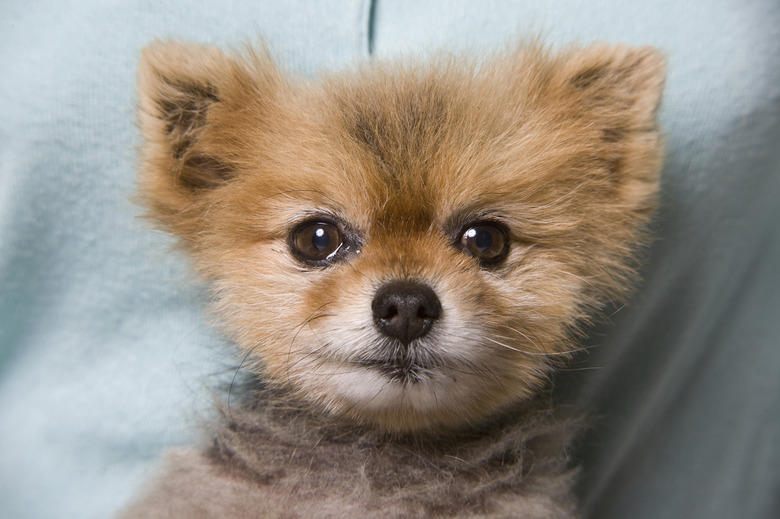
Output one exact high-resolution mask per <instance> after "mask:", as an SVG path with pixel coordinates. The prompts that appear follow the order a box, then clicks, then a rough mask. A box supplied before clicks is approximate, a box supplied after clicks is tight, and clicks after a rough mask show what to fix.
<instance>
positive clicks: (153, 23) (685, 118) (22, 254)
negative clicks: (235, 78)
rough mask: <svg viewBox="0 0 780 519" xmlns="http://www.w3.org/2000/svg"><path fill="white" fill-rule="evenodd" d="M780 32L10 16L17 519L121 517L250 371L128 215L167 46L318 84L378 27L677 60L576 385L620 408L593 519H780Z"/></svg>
mask: <svg viewBox="0 0 780 519" xmlns="http://www.w3.org/2000/svg"><path fill="white" fill-rule="evenodd" d="M371 14H373V18H370V15H371ZM779 27H780V4H778V2H777V1H776V0H747V1H741V2H734V1H727V0H707V1H705V0H697V1H695V2H679V1H671V0H645V1H641V2H640V1H632V2H627V1H618V0H591V1H588V2H584V1H576V0H562V1H559V2H527V1H504V2H499V1H482V2H465V1H464V2H452V1H445V0H438V1H420V0H417V1H413V0H400V1H394V2H388V1H382V0H380V1H379V2H376V3H375V5H372V3H371V2H370V1H369V0H350V1H341V0H318V1H304V0H297V1H286V2H281V1H280V2H268V1H265V2H257V1H255V2H251V1H246V0H236V1H232V2H198V3H191V2H184V1H183V0H175V1H167V2H152V1H146V2H141V1H135V2H119V1H100V0H82V1H80V2H54V1H44V0H36V1H28V2H21V1H18V2H13V1H6V2H3V3H1V4H0V70H2V72H1V73H0V517H12V518H20V519H26V518H43V517H57V518H64V519H67V518H93V517H94V518H97V517H107V516H110V514H111V512H112V511H113V510H115V509H116V508H117V507H119V506H120V505H121V504H122V503H123V502H124V501H125V500H126V499H127V497H128V496H129V495H130V493H131V492H132V491H133V490H134V489H135V487H136V486H137V484H138V483H139V481H141V480H142V479H143V478H144V477H146V476H147V475H148V473H149V471H150V468H151V467H152V466H153V461H152V460H154V458H155V457H156V456H157V454H158V452H159V450H160V449H161V448H162V447H164V446H166V445H172V444H179V443H186V442H188V441H190V440H191V439H192V438H193V434H194V427H193V424H194V421H195V420H194V418H195V417H196V416H198V415H199V414H207V413H208V409H209V408H210V406H211V396H210V388H212V387H213V385H214V384H217V383H219V381H220V380H221V379H222V376H223V375H224V373H221V372H220V367H221V366H226V365H229V364H230V363H231V362H232V360H233V359H232V357H231V355H232V353H231V350H230V349H229V348H228V347H227V346H226V345H225V344H224V342H223V341H222V340H221V339H220V338H219V337H218V336H217V335H216V334H215V333H214V332H212V331H210V328H209V326H208V324H207V323H206V320H207V318H206V317H205V316H204V315H202V313H201V311H200V305H201V301H202V296H203V293H202V290H201V288H200V287H198V286H194V285H192V284H191V282H190V281H189V278H188V276H187V269H186V264H185V262H184V260H183V258H181V257H179V256H177V255H175V254H171V253H170V252H169V251H168V250H167V247H168V245H169V244H170V241H169V240H168V239H167V238H166V237H164V236H162V235H161V234H159V233H157V232H155V231H151V230H149V229H148V227H147V226H146V225H145V224H144V223H143V222H141V221H139V220H138V219H137V218H136V215H137V213H138V210H137V208H135V207H134V206H133V205H132V204H131V203H130V201H129V197H130V196H131V194H132V192H133V190H134V182H135V173H134V168H135V157H134V148H135V146H136V145H137V142H138V140H137V139H138V135H137V131H136V129H135V127H134V114H133V104H134V78H135V67H136V62H137V56H138V50H139V49H140V47H141V46H142V45H143V44H144V43H146V42H148V41H149V40H151V39H152V38H155V37H167V36H170V37H181V38H185V39H189V40H195V41H201V42H213V43H217V44H220V45H226V46H229V45H236V44H239V43H240V42H242V41H246V40H252V39H254V38H255V37H256V35H257V34H263V35H264V36H265V38H266V39H267V40H268V41H269V43H270V44H271V46H272V48H273V49H274V51H275V53H276V55H277V56H279V58H280V59H281V60H282V61H284V62H285V63H286V64H287V65H288V66H289V67H290V68H293V69H295V70H298V71H302V72H304V73H307V74H311V73H314V72H316V71H317V70H320V69H322V68H339V67H343V66H348V65H350V64H352V63H355V62H357V61H360V60H362V59H366V58H367V56H368V49H369V36H373V48H374V51H375V53H376V55H377V56H379V57H387V56H396V55H401V54H407V53H413V54H427V53H430V52H432V51H434V50H436V49H440V48H443V49H449V50H472V51H474V50H476V51H478V52H479V51H482V50H485V49H493V48H500V47H503V46H504V45H505V43H506V41H507V40H509V39H514V38H517V37H519V36H523V35H528V34H531V35H536V34H540V33H541V34H544V35H545V36H546V39H547V41H549V42H550V43H551V44H554V45H560V44H563V43H568V42H571V41H574V40H581V41H590V40H593V39H602V40H609V41H624V42H628V43H635V44H651V45H656V46H659V47H661V48H662V49H663V50H664V51H665V52H666V53H667V55H668V57H669V79H668V83H667V91H666V97H665V100H664V106H663V109H662V112H661V118H662V121H663V124H664V126H665V128H666V129H667V142H668V159H667V165H666V167H665V169H664V186H663V206H662V211H661V215H660V219H659V224H658V230H659V232H658V234H659V239H658V241H657V242H656V244H655V245H654V247H653V248H652V250H651V251H650V253H649V256H650V257H649V260H650V261H649V266H648V268H647V269H646V270H647V275H646V282H645V283H644V285H643V286H642V288H641V290H640V292H639V293H638V295H637V298H636V301H634V302H633V304H632V305H631V306H630V307H629V308H627V309H625V310H624V311H622V312H620V313H618V314H617V315H616V316H615V317H614V318H613V320H614V321H615V325H614V326H612V327H604V328H603V329H600V330H598V331H597V332H596V333H594V337H595V338H594V339H593V342H594V343H596V344H597V345H598V346H596V347H594V348H593V349H592V353H591V356H590V358H589V359H587V360H586V361H585V362H586V364H585V365H584V366H583V367H590V366H596V367H598V368H599V369H597V370H590V369H588V370H585V371H578V372H574V373H572V374H571V375H572V380H570V381H568V383H569V385H570V386H571V387H572V388H573V390H572V391H573V394H574V395H575V397H576V398H578V399H580V400H581V401H582V402H584V403H585V404H587V405H592V406H594V407H595V408H596V410H597V413H599V414H600V415H601V416H602V417H603V420H602V422H601V424H600V426H599V427H597V428H595V429H594V433H593V434H591V435H590V437H588V438H587V439H586V441H585V442H584V443H583V445H582V446H581V447H580V453H581V455H582V457H583V459H584V460H585V462H586V470H585V477H584V482H583V486H582V489H581V494H582V496H583V499H584V503H585V505H586V507H587V509H588V510H589V511H590V517H593V518H597V519H603V518H606V519H610V518H614V519H626V518H631V519H658V518H681V519H682V518H685V519H689V518H694V519H695V518H707V519H732V518H735V517H739V518H748V519H765V518H767V519H768V518H769V517H775V516H776V511H777V509H778V507H780V503H779V502H778V497H777V496H778V495H780V446H778V444H780V441H778V440H780V344H778V343H779V342H780V339H779V337H780V276H778V274H777V269H778V266H780V210H779V209H778V207H780V203H779V202H778V201H780V147H778V143H780V32H779V29H778V28H779ZM773 507H775V508H774V509H773Z"/></svg>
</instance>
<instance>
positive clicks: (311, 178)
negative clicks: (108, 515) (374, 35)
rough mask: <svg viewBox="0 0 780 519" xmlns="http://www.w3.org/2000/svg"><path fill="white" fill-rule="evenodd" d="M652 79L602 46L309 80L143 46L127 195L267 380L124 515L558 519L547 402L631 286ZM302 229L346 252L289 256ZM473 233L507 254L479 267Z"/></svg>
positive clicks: (651, 167)
mask: <svg viewBox="0 0 780 519" xmlns="http://www.w3.org/2000/svg"><path fill="white" fill-rule="evenodd" d="M662 83H663V60H662V59H661V58H660V57H659V55H658V54H657V53H656V52H655V51H654V50H652V49H648V48H631V47H626V46H619V45H616V46H610V45H593V46H589V47H582V48H580V47H572V48H569V49H567V50H564V51H562V52H560V53H558V54H552V53H550V52H549V51H547V50H545V49H544V48H543V47H542V46H540V45H535V44H531V45H523V46H520V47H518V48H516V49H515V50H512V51H508V52H504V53H501V54H498V55H495V56H493V57H490V58H486V59H482V60H480V61H470V60H467V59H464V58H452V57H439V58H437V59H435V60H433V62H432V63H426V64H409V63H406V64H372V65H367V66H365V67H363V68H361V69H359V70H357V71H355V72H352V73H348V74H338V75H328V76H324V77H322V78H319V79H318V80H305V79H302V78H292V77H291V76H290V75H289V74H286V73H284V72H282V71H281V70H280V69H279V68H278V67H277V66H276V65H275V64H274V62H273V61H272V60H271V58H270V57H269V55H268V53H267V52H266V51H265V50H262V49H261V50H252V49H246V50H245V51H244V52H243V53H241V54H233V55H228V54H225V53H223V52H222V51H220V50H218V49H216V48H213V47H206V46H196V45H188V44H182V43H175V42H164V43H158V44H155V45H153V46H151V47H149V48H147V49H146V50H145V51H144V53H143V56H142V60H141V67H140V74H139V97H140V104H141V109H140V121H141V127H142V130H143V134H144V139H145V142H144V145H143V147H142V166H141V176H140V189H141V196H142V198H143V200H144V201H145V203H146V205H147V207H148V208H149V216H150V217H151V218H153V219H154V220H155V221H157V222H158V223H159V224H161V225H162V226H163V228H165V229H166V230H168V231H170V232H172V233H173V234H175V235H176V236H178V237H179V238H180V242H181V245H182V246H183V248H184V249H185V250H186V251H187V252H188V253H189V254H190V256H191V257H192V259H193V262H194V265H195V268H196V269H197V271H198V272H199V273H200V274H201V275H202V276H203V278H204V279H206V280H207V281H209V282H210V283H211V286H212V287H213V293H214V300H215V311H216V314H217V315H218V316H219V318H220V321H221V323H222V324H223V325H224V329H225V331H226V332H227V333H228V334H229V336H230V337H231V338H232V339H233V340H234V342H235V343H236V345H237V346H238V348H240V350H241V351H242V354H243V355H244V356H245V357H244V359H245V362H244V363H243V365H242V367H243V368H245V369H247V370H249V371H250V372H253V373H257V374H260V375H261V376H262V379H263V381H264V382H263V385H262V387H261V388H260V389H256V390H255V391H256V392H250V394H249V395H248V397H247V400H246V403H245V404H244V405H243V406H242V408H241V409H240V410H237V409H236V410H232V412H230V413H225V416H224V417H223V421H222V424H221V425H220V426H219V427H217V428H216V430H215V431H214V433H213V437H214V438H215V440H214V444H213V445H211V446H210V447H208V448H206V449H203V450H200V451H195V450H193V451H187V452H185V453H179V454H176V455H173V456H172V457H171V458H170V460H169V465H168V468H167V470H166V472H165V473H164V474H163V475H162V476H161V477H160V478H159V479H158V480H157V482H156V483H155V484H154V485H153V486H152V487H150V490H149V491H148V493H147V494H146V497H145V499H144V500H142V501H140V502H139V503H138V504H137V505H135V507H133V508H131V509H130V510H129V511H128V512H127V514H126V517H241V518H244V517H311V516H323V517H371V516H377V517H379V516H381V517H429V516H442V517H450V516H484V517H540V518H541V517H571V516H573V515H574V512H573V510H574V507H573V500H572V497H571V495H570V480H571V473H570V472H569V471H568V470H567V467H566V463H565V455H564V452H565V447H566V444H567V441H568V437H569V436H570V434H569V431H570V429H571V426H570V423H569V422H560V421H559V420H558V419H557V418H555V416H554V415H553V414H552V412H551V411H549V410H546V409H545V406H544V405H540V402H542V401H544V400H545V399H544V398H541V399H540V398H538V395H539V394H540V392H541V390H542V389H543V387H544V384H545V381H546V380H547V379H548V378H549V376H550V374H551V372H552V370H553V369H554V368H555V367H556V364H557V363H559V362H560V361H562V360H565V358H566V357H567V356H569V355H570V354H571V352H573V351H574V350H576V349H577V346H576V342H575V340H574V338H575V337H576V331H577V330H578V327H579V326H581V325H582V324H583V323H586V322H588V319H589V317H590V316H591V315H592V314H593V313H594V311H596V310H597V309H598V308H599V307H601V306H602V305H603V304H604V303H605V302H607V301H620V300H621V298H623V297H624V296H625V295H626V292H627V290H628V289H629V287H630V285H631V280H632V278H633V274H634V267H635V264H634V263H635V262H634V259H633V258H634V254H635V251H636V249H637V247H638V246H639V245H640V244H641V242H642V239H643V227H644V225H645V223H646V221H647V219H648V217H649V215H650V214H651V213H652V210H653V209H654V206H655V197H656V192H657V186H658V172H659V169H660V164H661V142H660V136H659V131H658V129H657V126H656V120H655V110H656V108H657V106H658V103H659V100H660V95H661V90H662ZM307 222H309V223H312V222H315V223H317V224H318V225H319V224H322V222H324V224H323V225H326V226H327V228H329V229H332V230H333V231H332V232H333V233H334V234H333V236H332V238H333V239H339V240H342V241H341V243H342V246H341V247H340V248H339V249H338V250H337V251H336V252H334V253H333V254H332V255H331V256H328V258H325V259H319V260H317V261H312V260H311V258H307V257H305V256H306V255H305V254H303V255H302V254H301V253H300V251H299V250H297V249H296V247H297V246H298V245H297V244H298V243H299V241H300V240H301V235H304V236H305V237H306V238H307V239H309V238H310V236H309V235H306V234H305V231H301V229H302V228H305V226H306V224H307ZM485 226H487V228H489V229H492V231H489V232H488V231H485V228H486V227H485ZM474 229H476V230H478V231H480V232H482V233H483V234H484V233H485V232H488V234H490V233H492V234H490V240H489V241H490V242H491V243H499V244H502V243H504V241H503V240H506V243H505V248H504V249H503V252H502V253H501V254H500V255H496V260H495V261H485V258H484V257H483V256H480V254H483V252H475V251H477V250H479V251H482V250H483V249H481V248H480V249H475V248H474V245H473V244H472V245H471V246H470V247H471V248H469V247H466V246H463V244H464V243H466V241H467V239H466V236H467V234H466V233H467V232H468V231H467V230H469V231H473V232H476V231H474ZM302 233H303V234H302ZM483 238H484V236H483ZM303 242H304V245H306V243H307V242H306V240H303ZM482 243H484V242H482ZM487 252H488V253H489V252H490V250H488V251H487ZM394 283H406V284H412V285H414V286H415V287H419V286H424V287H425V291H426V294H427V293H429V292H430V293H432V294H434V295H433V296H431V297H432V298H433V299H435V300H436V305H438V306H436V309H435V312H434V313H435V315H431V316H428V315H427V314H426V316H425V323H426V324H425V326H426V328H425V331H424V332H420V334H419V336H415V337H414V338H413V339H412V340H407V339H406V336H403V337H404V338H403V339H401V338H400V337H401V336H400V335H399V336H393V335H392V334H388V333H387V331H386V328H383V326H384V325H382V324H381V323H380V321H381V320H382V319H380V317H378V314H377V310H376V308H375V306H374V307H372V303H373V304H374V305H375V304H376V300H377V298H379V297H380V296H379V294H380V293H382V290H383V289H384V288H385V287H387V286H389V285H393V284H394ZM404 286H406V285H404ZM404 290H405V289H404ZM415 290H417V289H415ZM405 293H406V292H404V294H405ZM415 293H416V292H415ZM404 297H406V296H404ZM415 297H417V296H415ZM426 297H427V296H426ZM372 308H373V309H372ZM421 311H422V310H421ZM420 315H422V314H420ZM155 514H156V515H155Z"/></svg>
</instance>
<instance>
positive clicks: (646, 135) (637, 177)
mask: <svg viewBox="0 0 780 519" xmlns="http://www.w3.org/2000/svg"><path fill="white" fill-rule="evenodd" d="M556 65H557V66H556V82H557V86H558V89H557V91H558V92H559V95H561V97H562V98H563V99H565V100H566V101H567V102H564V103H563V105H564V106H566V110H567V111H569V113H571V114H573V117H576V118H578V119H579V123H581V125H582V126H584V127H586V128H587V129H588V135H590V136H589V137H588V138H589V139H592V140H591V142H592V145H591V149H592V152H593V155H594V159H595V160H597V161H599V162H601V163H602V164H606V165H607V166H606V168H605V169H606V170H607V171H608V172H609V173H610V176H611V178H610V181H611V182H613V183H614V184H615V185H616V186H618V188H619V190H618V193H619V197H620V200H619V201H620V203H621V204H623V205H624V206H626V207H628V208H630V209H633V210H635V211H640V212H644V211H650V210H652V209H653V208H654V205H655V194H656V191H657V185H658V173H659V171H660V168H661V162H662V148H663V142H662V140H663V139H662V135H661V132H660V130H659V127H658V124H657V120H656V119H657V117H656V116H657V111H658V107H659V104H660V102H661V94H662V91H663V87H664V80H665V60H664V58H663V56H662V55H661V54H660V53H659V52H658V51H657V50H656V49H653V48H651V47H631V46H627V45H607V44H596V45H592V46H589V47H585V48H574V49H570V50H569V51H568V52H564V53H563V54H562V55H561V58H560V61H559V62H558V63H557V64H556Z"/></svg>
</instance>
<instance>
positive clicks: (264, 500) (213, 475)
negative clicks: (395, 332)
mask: <svg viewBox="0 0 780 519" xmlns="http://www.w3.org/2000/svg"><path fill="white" fill-rule="evenodd" d="M576 429H577V425H576V421H575V420H568V419H561V418H558V417H556V416H555V415H554V414H553V412H552V411H551V410H550V408H549V406H548V405H546V402H543V400H542V399H540V400H538V401H535V402H532V403H524V404H522V405H519V406H515V407H513V408H511V409H509V410H507V411H506V412H505V413H504V414H502V415H501V416H499V417H497V418H496V419H494V420H492V421H490V422H488V423H486V424H484V425H482V426H478V427H474V428H471V429H468V430H463V431H461V432H458V433H448V434H445V435H435V436H430V435H426V436H422V435H415V436H395V437H390V436H387V435H385V434H382V433H379V432H377V431H374V430H371V429H366V428H360V427H356V426H354V425H349V424H347V423H344V422H340V421H338V420H336V419H333V418H329V417H326V416H323V415H319V414H315V413H314V412H311V411H308V410H306V409H304V408H301V407H298V406H297V405H295V404H294V403H291V400H290V399H289V398H287V397H286V396H283V395H279V394H276V393H275V392H273V391H270V390H268V389H262V390H260V391H259V392H258V393H257V394H256V396H255V398H253V399H252V401H251V403H250V404H248V405H246V404H245V405H243V406H242V409H240V410H238V409H232V410H228V409H223V410H222V420H221V422H220V423H219V425H218V426H215V427H214V430H213V431H211V434H212V435H213V441H212V443H211V444H210V445H207V446H205V447H204V448H202V449H200V450H195V449H180V450H175V451H172V452H170V453H169V455H168V457H167V460H166V462H165V463H166V464H165V466H164V468H163V470H162V473H161V474H160V475H159V476H158V477H157V478H156V479H155V480H154V481H152V483H151V485H150V486H149V487H148V489H147V491H146V492H145V493H144V494H143V495H142V497H141V499H140V500H139V501H138V502H136V503H135V504H134V505H133V506H131V507H130V508H129V509H127V510H126V511H125V513H124V514H122V515H121V517H122V518H123V519H133V518H190V519H196V518H217V517H219V518H236V519H239V518H240V519H247V518H260V517H274V518H276V517H278V518H297V517H347V518H349V517H356V518H357V517H360V518H371V517H377V518H379V517H382V518H417V517H419V518H423V517H486V518H487V517H494V518H499V517H501V518H510V517H512V518H518V517H520V518H527V519H537V518H538V519H542V518H544V519H558V518H561V519H563V518H573V517H576V514H575V501H574V498H573V496H572V493H571V486H572V482H573V481H572V480H573V478H574V475H575V471H574V470H571V469H570V468H569V466H568V463H567V459H566V455H565V446H566V445H567V444H568V442H569V441H570V439H571V437H572V435H573V433H574V431H575V430H576Z"/></svg>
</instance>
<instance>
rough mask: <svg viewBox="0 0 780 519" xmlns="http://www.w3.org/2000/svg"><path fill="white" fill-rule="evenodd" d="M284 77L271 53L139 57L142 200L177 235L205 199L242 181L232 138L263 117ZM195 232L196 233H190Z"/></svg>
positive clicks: (187, 47) (207, 51)
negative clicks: (236, 180)
mask: <svg viewBox="0 0 780 519" xmlns="http://www.w3.org/2000/svg"><path fill="white" fill-rule="evenodd" d="M280 81H281V76H280V73H279V71H278V69H277V68H276V66H275V65H274V63H273V61H272V60H271V58H270V57H269V55H268V53H267V51H265V50H264V49H261V50H260V51H252V50H247V51H246V53H245V54H244V55H240V56H239V55H236V56H230V55H227V54H225V53H223V52H222V51H221V50H219V49H217V48H215V47H210V46H203V45H194V44H185V43H179V42H157V43H154V44H152V45H150V46H148V47H146V48H145V49H144V50H143V51H142V53H141V60H140V65H139V73H138V99H139V109H138V118H139V123H140V127H141V132H142V136H143V144H142V146H141V168H140V178H139V182H140V194H141V197H142V198H143V201H144V203H145V204H146V205H147V207H148V208H149V212H150V215H151V216H152V217H153V218H155V219H156V220H157V221H158V222H160V223H163V224H164V225H166V226H167V228H168V230H171V231H173V232H175V233H176V234H179V235H184V234H186V233H187V232H188V229H187V228H186V227H187V226H188V222H189V225H190V226H191V225H192V224H193V222H192V218H191V217H192V216H194V215H193V214H191V213H193V212H194V211H196V210H197V207H198V205H199V204H200V203H201V202H202V200H203V199H204V198H206V196H207V194H208V193H209V192H211V191H213V190H215V189H217V188H219V187H220V186H222V185H223V184H225V183H226V182H230V181H231V180H232V179H233V178H234V177H235V176H236V175H237V174H238V168H237V165H236V164H237V158H236V154H235V152H234V151H233V150H232V148H235V147H236V138H235V135H236V134H237V133H240V132H242V131H244V130H246V129H247V128H246V127H247V126H248V125H251V124H252V123H251V121H248V120H246V117H245V116H243V115H242V114H247V113H251V114H253V115H255V116H257V115H258V114H259V115H260V116H262V112H263V111H264V110H265V109H266V108H267V107H268V106H269V105H270V103H271V102H272V100H273V97H274V96H275V94H276V91H277V90H278V88H279V84H280ZM189 231H196V229H189Z"/></svg>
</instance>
